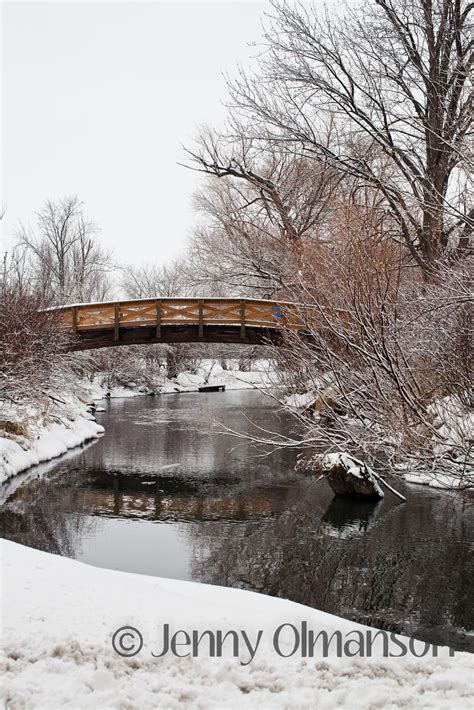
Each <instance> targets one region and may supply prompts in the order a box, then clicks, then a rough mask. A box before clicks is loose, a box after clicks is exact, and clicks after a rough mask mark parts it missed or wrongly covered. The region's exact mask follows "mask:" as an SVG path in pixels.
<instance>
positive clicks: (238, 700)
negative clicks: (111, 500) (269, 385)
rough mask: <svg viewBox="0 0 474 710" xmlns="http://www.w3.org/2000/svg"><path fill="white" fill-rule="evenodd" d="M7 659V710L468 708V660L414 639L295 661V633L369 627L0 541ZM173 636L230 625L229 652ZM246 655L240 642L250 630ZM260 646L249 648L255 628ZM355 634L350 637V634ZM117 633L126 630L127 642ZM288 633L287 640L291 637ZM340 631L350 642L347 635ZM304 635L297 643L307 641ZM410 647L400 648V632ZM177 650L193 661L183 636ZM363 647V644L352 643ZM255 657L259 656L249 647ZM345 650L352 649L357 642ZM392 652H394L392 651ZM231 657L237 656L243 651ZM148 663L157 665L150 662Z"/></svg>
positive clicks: (472, 694) (473, 692)
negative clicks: (166, 641)
mask: <svg viewBox="0 0 474 710" xmlns="http://www.w3.org/2000/svg"><path fill="white" fill-rule="evenodd" d="M0 549H1V553H2V578H3V580H4V581H3V590H2V612H3V614H2V619H3V622H2V623H3V634H2V636H3V646H4V651H3V653H4V656H3V660H2V665H3V683H2V690H1V693H2V696H3V700H4V703H5V707H8V708H41V709H44V710H53V709H54V708H74V709H79V708H101V710H102V709H103V710H105V709H107V708H140V710H142V709H146V708H180V709H182V708H202V709H203V710H204V709H206V710H207V709H209V708H219V709H223V708H236V707H239V708H264V709H267V708H268V709H273V708H275V709H277V708H298V709H299V710H303V709H304V708H324V709H325V710H326V709H330V708H341V707H343V708H364V709H365V710H369V709H370V708H384V709H386V708H410V709H411V708H446V709H449V710H456V709H458V708H459V709H460V710H461V709H464V708H466V709H467V708H471V707H473V706H474V686H473V684H472V677H473V673H474V656H473V655H472V654H467V653H456V654H455V655H454V656H450V655H449V652H448V650H447V649H445V648H444V649H442V648H440V649H438V657H433V656H432V655H426V656H424V657H420V658H417V657H416V656H414V655H413V653H412V651H413V650H414V651H415V653H417V654H419V655H421V654H422V653H423V651H425V650H426V649H425V644H423V643H421V642H420V643H416V644H415V645H414V646H413V648H412V651H410V652H409V654H408V655H407V656H405V657H402V658H394V657H385V656H384V655H383V646H382V639H381V638H380V637H378V638H376V639H375V642H374V652H373V656H372V657H371V658H367V657H361V654H359V653H358V654H357V655H356V656H355V657H353V658H350V657H336V656H335V655H334V651H335V646H332V645H331V646H330V651H331V652H332V653H330V655H329V656H328V657H323V652H322V647H320V646H319V645H317V646H316V652H315V657H313V658H309V657H302V652H303V646H302V643H301V642H300V644H299V645H298V650H297V651H295V653H294V655H293V657H289V658H284V657H280V656H278V653H277V651H276V648H277V647H278V648H279V650H280V652H282V653H284V654H289V653H291V651H292V650H293V649H294V648H295V638H296V635H295V633H294V631H292V630H291V628H290V627H288V626H286V627H285V630H284V631H281V633H280V635H279V637H278V642H279V643H278V642H277V643H275V640H274V634H275V632H276V631H277V629H278V627H280V626H281V625H282V624H293V625H294V627H295V628H296V630H297V631H298V632H299V633H301V632H302V630H303V629H304V626H302V624H303V622H306V624H307V629H308V630H313V631H314V633H315V634H318V633H319V632H321V631H326V632H328V634H332V633H333V632H334V631H336V630H338V631H340V633H341V635H342V636H343V637H344V638H345V639H348V638H361V636H359V635H358V634H357V633H356V632H361V635H362V636H363V637H364V638H366V637H367V632H369V629H368V627H364V626H361V625H358V624H354V623H352V622H349V621H345V620H342V619H340V618H338V617H335V616H331V615H329V614H325V613H323V612H320V611H317V610H314V609H310V608H308V607H305V606H302V605H300V604H295V603H293V602H289V601H285V600H281V599H275V598H272V597H267V596H263V595H259V594H255V593H252V592H246V591H242V590H236V589H224V588H221V587H214V586H210V585H202V584H195V583H191V582H180V581H174V580H169V579H162V578H154V577H146V576H140V575H134V574H126V573H123V572H115V571H110V570H104V569H99V568H95V567H91V566H88V565H85V564H83V563H80V562H75V561H73V560H69V559H66V558H62V557H57V556H54V555H49V554H46V553H44V552H39V551H36V550H32V549H29V548H26V547H23V546H20V545H17V544H15V543H12V542H6V541H3V542H2V543H1V548H0ZM165 624H169V627H170V632H171V634H174V633H175V632H177V631H178V630H183V631H185V632H187V633H188V634H189V635H190V640H191V641H192V632H193V631H196V632H197V634H200V633H201V632H203V631H204V630H209V631H212V632H213V633H214V634H215V633H216V632H217V630H221V631H223V632H227V631H230V630H236V631H237V634H236V638H237V639H238V649H235V656H234V651H233V649H232V643H231V642H232V641H233V639H232V638H231V637H230V638H229V639H228V640H227V641H226V642H225V643H224V645H223V648H224V651H225V652H224V655H223V657H220V658H210V657H209V645H208V643H207V642H208V639H209V635H207V636H204V637H203V640H202V642H201V643H200V644H199V646H198V648H197V656H194V657H193V656H192V655H191V656H187V657H181V658H180V657H177V655H174V654H173V653H172V649H171V647H170V649H169V651H168V652H167V653H166V654H164V655H163V656H162V657H156V654H160V653H161V651H162V650H163V649H164V647H163V634H164V625H165ZM124 626H129V627H133V628H134V629H138V630H139V631H140V633H141V635H142V637H143V647H142V649H141V651H140V652H139V653H138V654H137V655H135V656H133V657H130V658H124V657H121V656H120V655H118V653H116V652H115V651H114V650H113V647H112V637H113V635H114V632H115V631H116V630H118V629H119V628H121V627H124ZM243 631H244V632H245V633H246V634H247V639H248V642H249V643H250V646H251V647H252V648H253V649H254V654H253V660H250V659H251V652H250V651H249V650H248V647H247V645H246V644H245V642H244V634H243V633H242V632H243ZM260 631H261V632H262V633H261V635H260V643H259V644H258V645H257V640H258V636H259V632H260ZM351 632H352V633H351ZM124 633H125V635H123V634H124ZM127 633H132V634H134V632H128V631H125V632H120V634H118V635H117V636H116V644H117V645H118V644H119V643H120V640H121V643H122V649H133V648H134V647H133V644H134V643H136V642H137V639H138V637H137V635H136V634H135V636H131V635H126V634H127ZM285 633H286V634H287V635H286V636H285ZM348 634H351V635H350V636H348ZM302 635H303V634H302ZM397 639H398V641H399V642H401V643H402V644H403V645H404V647H407V645H408V640H407V639H403V638H402V637H397ZM176 641H177V642H179V644H180V645H177V646H175V649H174V650H175V651H176V654H179V655H183V656H184V654H186V653H188V652H190V650H191V648H192V647H191V646H188V645H186V642H187V638H186V635H185V634H184V633H180V634H178V636H177V637H176ZM357 647H358V648H360V646H359V645H357ZM255 649H256V650H255ZM351 650H352V651H353V652H356V647H354V646H352V647H351ZM390 650H391V651H392V653H394V654H397V655H398V654H399V653H401V651H400V648H399V647H398V646H397V645H393V646H392V645H391V646H390ZM237 651H238V652H237ZM152 653H154V654H155V656H153V655H152Z"/></svg>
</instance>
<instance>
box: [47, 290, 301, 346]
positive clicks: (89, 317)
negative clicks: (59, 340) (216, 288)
mask: <svg viewBox="0 0 474 710" xmlns="http://www.w3.org/2000/svg"><path fill="white" fill-rule="evenodd" d="M51 310H52V311H53V312H55V313H57V314H58V316H59V318H60V320H61V321H62V323H63V324H64V326H65V327H66V328H68V329H69V330H70V332H71V335H72V336H74V341H73V345H72V349H73V350H89V349H91V348H104V347H110V346H115V345H137V344H145V343H189V342H205V343H241V344H269V343H273V344H278V343H280V342H281V341H282V334H283V330H284V328H291V329H295V330H302V329H303V325H302V324H301V323H300V322H299V319H298V316H297V314H296V312H295V308H294V307H293V308H292V306H291V304H290V303H281V302H276V301H265V300H259V299H239V298H159V299H156V298H155V299H139V300H133V301H109V302H104V303H81V304H75V305H70V306H59V307H57V308H53V309H51Z"/></svg>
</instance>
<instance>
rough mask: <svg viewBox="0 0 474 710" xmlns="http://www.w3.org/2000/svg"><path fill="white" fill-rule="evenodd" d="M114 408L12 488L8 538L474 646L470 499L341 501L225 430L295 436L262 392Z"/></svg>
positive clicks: (138, 401)
mask: <svg viewBox="0 0 474 710" xmlns="http://www.w3.org/2000/svg"><path fill="white" fill-rule="evenodd" d="M105 407H106V411H105V412H104V413H101V414H98V415H97V418H98V421H99V422H100V423H101V424H103V425H104V426H105V429H106V434H105V436H104V437H103V438H101V439H100V440H99V441H97V442H94V443H92V444H90V445H88V446H85V447H84V448H82V449H80V450H78V451H74V452H72V453H70V454H69V455H67V456H65V457H63V458H62V459H59V460H57V461H55V462H51V463H49V464H47V465H43V466H39V467H36V468H35V469H31V470H30V471H28V472H27V473H26V474H23V475H21V476H18V477H17V478H16V479H14V480H12V481H11V482H10V483H9V484H7V485H6V486H3V489H2V503H3V504H2V507H1V509H0V520H1V527H2V532H3V536H4V537H7V538H8V539H11V540H14V541H16V542H19V543H22V544H25V545H29V546H31V547H35V548H38V549H41V550H45V551H48V552H52V553H56V554H60V555H66V556H68V557H73V558H75V559H77V560H81V561H84V562H87V563H89V564H92V565H98V566H100V567H107V568H111V569H117V570H125V571H129V572H137V573H140V574H149V575H159V576H164V577H172V578H176V579H185V580H194V581H198V582H205V583H211V584H219V585H224V586H233V587H239V588H243V589H251V590H255V591H259V592H262V593H264V594H271V595H274V596H279V597H284V598H287V599H291V600H294V601H297V602H301V603H303V604H307V605H309V606H312V607H316V608H319V609H322V610H324V611H327V612H330V613H332V614H338V615H340V616H343V617H346V618H348V619H352V620H354V621H358V622H361V623H365V624H369V625H371V626H375V627H377V628H384V629H388V630H392V631H396V632H400V633H404V634H407V635H410V636H416V637H418V638H420V639H423V640H426V641H429V642H433V643H439V644H449V645H451V646H452V647H454V648H456V649H460V650H471V651H473V650H474V632H473V628H474V604H473V601H474V598H473V588H474V585H473V581H474V555H473V548H474V542H473V529H474V511H473V507H472V505H469V504H468V503H466V501H463V500H462V498H460V497H456V496H453V495H451V494H448V493H446V492H442V491H437V490H434V489H426V488H421V487H417V486H413V485H408V484H404V483H403V482H397V487H398V488H399V490H400V491H401V492H403V493H404V494H405V495H406V496H407V498H408V500H407V503H405V504H401V503H400V502H399V501H398V500H397V499H396V498H394V497H393V496H391V495H390V494H389V495H387V497H386V498H385V499H384V501H383V502H381V503H379V504H372V503H361V502H355V501H351V500H345V499H340V498H334V497H333V494H332V491H331V490H330V488H329V486H328V485H327V483H326V482H325V481H324V480H318V479H317V477H315V476H308V475H305V474H303V473H295V472H294V464H295V461H296V453H295V452H294V451H288V450H284V451H282V450H280V451H273V452H272V451H267V452H262V451H261V450H256V449H255V447H254V446H253V445H251V444H250V443H249V442H247V441H239V440H236V439H233V438H230V437H228V436H225V435H222V434H218V433H216V431H214V426H213V423H214V422H215V421H218V422H220V423H221V424H224V425H226V426H228V427H231V428H233V429H235V430H239V431H256V429H255V428H254V427H255V426H260V427H263V428H266V429H271V430H274V431H281V432H285V433H288V431H289V430H290V429H291V422H290V420H289V419H288V415H283V414H282V413H281V412H279V411H278V409H277V407H276V406H275V404H274V403H273V401H272V400H271V399H270V398H268V397H266V396H265V395H263V394H262V393H260V392H256V391H227V392H225V393H212V394H211V393H209V394H203V393H200V394H199V393H196V394H186V395H166V396H161V397H155V398H153V397H137V398H133V399H121V400H110V401H108V402H107V403H106V404H105ZM263 453H266V454H267V455H265V456H264V455H262V454H263ZM471 502H472V501H471Z"/></svg>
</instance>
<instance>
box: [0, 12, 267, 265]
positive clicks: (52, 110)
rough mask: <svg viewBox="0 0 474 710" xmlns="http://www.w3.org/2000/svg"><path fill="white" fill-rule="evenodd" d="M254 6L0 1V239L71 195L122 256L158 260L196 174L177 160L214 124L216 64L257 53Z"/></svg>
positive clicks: (175, 244)
mask: <svg viewBox="0 0 474 710" xmlns="http://www.w3.org/2000/svg"><path fill="white" fill-rule="evenodd" d="M266 6H267V3H266V2H249V1H246V2H242V1H240V2H227V1H226V0H217V1H215V2H206V3H204V2H180V1H179V0H173V1H172V2H157V1H155V2H64V1H63V2H53V3H43V2H33V3H26V2H9V3H8V2H3V3H2V34H3V37H2V84H3V86H2V153H3V155H2V204H3V208H4V209H5V208H6V214H5V218H4V221H3V239H2V245H1V247H0V249H5V247H6V246H7V245H8V243H9V242H11V235H12V234H13V233H14V231H15V228H16V227H17V225H18V222H19V220H21V221H22V222H24V223H31V224H34V212H35V211H37V210H38V209H39V208H40V207H41V205H42V203H43V202H44V200H46V199H47V198H50V199H54V198H57V197H61V196H65V195H73V194H77V195H78V196H79V197H80V198H81V199H82V200H84V202H85V203H86V209H87V213H88V214H89V216H90V217H91V218H92V219H94V220H95V221H96V222H97V223H98V224H99V226H100V227H101V230H102V234H101V238H102V240H103V242H104V243H105V245H107V246H109V247H113V248H114V250H115V254H116V257H117V258H118V259H119V260H120V261H121V262H123V263H125V262H133V263H142V262H145V261H165V260H167V259H169V258H172V257H173V256H175V255H177V254H178V253H179V252H180V251H181V250H183V249H184V245H185V241H186V237H187V235H188V234H189V233H190V232H191V230H192V228H193V222H194V219H195V218H194V217H193V212H192V204H191V197H192V193H193V190H194V188H195V186H196V185H197V184H198V182H199V181H200V179H201V178H200V177H199V175H197V174H195V173H191V172H190V171H188V170H186V169H185V168H182V167H179V166H178V165H177V164H176V163H177V162H178V161H180V160H182V159H183V153H182V149H181V144H182V143H184V144H188V145H189V144H190V142H191V141H192V138H193V136H195V134H196V130H197V127H198V126H199V125H200V124H203V123H209V124H215V123H218V122H219V121H222V119H223V116H224V112H225V109H224V108H223V107H222V105H221V101H222V100H223V99H225V95H226V89H225V82H224V80H223V78H222V73H223V72H227V71H232V70H234V69H235V66H236V64H237V62H240V63H246V62H248V61H249V60H250V57H252V55H254V54H255V53H256V50H255V48H252V47H249V46H248V44H249V43H251V42H252V41H255V40H257V39H259V37H260V36H261V24H260V21H261V17H262V14H263V12H264V10H265V7H266Z"/></svg>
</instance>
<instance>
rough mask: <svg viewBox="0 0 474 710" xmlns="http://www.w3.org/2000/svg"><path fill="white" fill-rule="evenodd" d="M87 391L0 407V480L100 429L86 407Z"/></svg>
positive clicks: (88, 438)
mask: <svg viewBox="0 0 474 710" xmlns="http://www.w3.org/2000/svg"><path fill="white" fill-rule="evenodd" d="M88 399H89V393H88V391H87V390H83V389H80V388H78V391H77V393H76V394H74V395H73V394H61V398H59V395H58V396H57V397H45V400H44V405H43V406H41V405H36V406H32V405H30V406H21V405H17V406H15V407H13V406H11V405H8V406H7V405H6V404H5V403H3V405H2V407H0V484H1V483H4V482H5V481H6V480H8V479H9V478H11V477H12V476H16V475H17V474H18V473H20V472H21V471H24V470H26V469H28V468H30V467H31V466H36V465H37V464H39V463H42V462H44V461H49V460H51V459H54V458H56V457H57V456H61V455H62V454H64V453H66V451H68V449H72V448H74V447H76V446H80V445H81V444H84V443H85V442H86V441H89V440H90V439H95V438H97V437H98V436H100V435H101V434H102V433H103V432H104V428H103V427H102V426H101V425H100V424H98V423H97V422H96V421H95V419H94V417H93V416H92V414H91V413H90V412H89V408H88V407H87V401H88Z"/></svg>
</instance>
